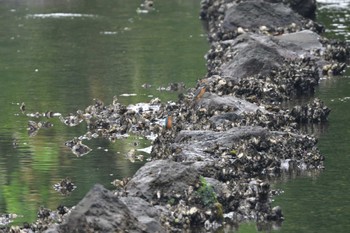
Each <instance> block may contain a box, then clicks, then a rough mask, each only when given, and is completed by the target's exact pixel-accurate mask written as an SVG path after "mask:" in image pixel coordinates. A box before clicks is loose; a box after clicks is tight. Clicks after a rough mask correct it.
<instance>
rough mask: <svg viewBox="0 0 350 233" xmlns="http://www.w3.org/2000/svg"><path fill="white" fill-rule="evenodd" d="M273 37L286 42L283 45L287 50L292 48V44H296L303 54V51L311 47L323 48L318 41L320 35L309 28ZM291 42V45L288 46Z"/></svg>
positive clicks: (311, 48)
mask: <svg viewBox="0 0 350 233" xmlns="http://www.w3.org/2000/svg"><path fill="white" fill-rule="evenodd" d="M275 39H277V40H279V41H281V42H284V43H287V44H286V46H284V47H285V48H287V49H289V50H292V49H293V46H295V45H296V46H298V47H299V50H300V48H301V50H302V51H303V52H304V54H305V51H308V52H309V51H311V50H313V49H315V50H316V49H320V50H323V46H322V44H321V42H320V36H319V35H318V34H317V33H315V32H312V31H310V30H303V31H299V32H295V33H289V34H283V35H281V36H276V37H275ZM291 44H292V47H290V45H291ZM288 45H289V46H288ZM287 46H288V47H287ZM293 50H294V49H293ZM294 51H295V50H294ZM300 55H301V54H300Z"/></svg>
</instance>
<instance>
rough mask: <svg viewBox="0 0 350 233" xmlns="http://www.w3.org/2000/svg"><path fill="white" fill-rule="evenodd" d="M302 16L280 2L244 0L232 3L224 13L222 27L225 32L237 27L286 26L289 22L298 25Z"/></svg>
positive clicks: (253, 28) (255, 28) (251, 28)
mask: <svg viewBox="0 0 350 233" xmlns="http://www.w3.org/2000/svg"><path fill="white" fill-rule="evenodd" d="M301 21H302V17H301V16H300V15H298V14H297V13H295V12H294V11H293V10H292V9H291V8H289V7H287V6H286V5H284V4H282V3H269V2H263V1H246V2H240V3H238V4H234V5H233V6H232V7H231V8H229V9H228V10H227V11H226V13H225V18H224V22H223V27H224V30H225V31H226V32H229V31H234V30H237V28H238V27H242V28H249V30H252V31H254V30H258V29H259V28H260V27H261V26H265V27H267V28H277V27H287V26H289V25H291V24H295V25H296V26H300V25H301Z"/></svg>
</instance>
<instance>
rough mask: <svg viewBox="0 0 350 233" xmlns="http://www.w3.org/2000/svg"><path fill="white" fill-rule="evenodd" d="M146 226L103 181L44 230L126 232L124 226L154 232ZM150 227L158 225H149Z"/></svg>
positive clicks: (137, 230)
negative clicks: (62, 219)
mask: <svg viewBox="0 0 350 233" xmlns="http://www.w3.org/2000/svg"><path fill="white" fill-rule="evenodd" d="M138 201H139V200H138ZM139 202H140V201H139ZM142 204H143V206H146V204H144V203H142ZM148 208H149V207H148ZM149 229H150V227H149V226H146V224H144V223H142V222H140V221H139V220H138V219H137V218H136V217H135V216H134V215H133V211H130V209H129V208H128V207H127V206H126V204H125V203H124V202H123V201H122V200H120V199H119V198H118V197H116V196H114V194H113V193H112V192H110V191H109V190H107V189H105V188H104V187H103V186H102V185H99V184H97V185H95V186H94V187H93V188H92V189H91V190H90V191H89V192H88V193H87V194H86V196H85V197H84V198H83V199H82V200H81V201H80V202H79V204H78V205H77V206H76V207H75V209H74V210H72V212H71V213H70V215H69V216H67V219H66V220H65V221H64V223H63V224H61V225H59V226H55V227H52V228H50V229H48V230H47V231H46V233H53V232H82V233H83V232H125V231H126V230H128V232H135V233H136V232H153V231H149ZM151 229H157V228H156V227H154V228H153V227H152V228H151Z"/></svg>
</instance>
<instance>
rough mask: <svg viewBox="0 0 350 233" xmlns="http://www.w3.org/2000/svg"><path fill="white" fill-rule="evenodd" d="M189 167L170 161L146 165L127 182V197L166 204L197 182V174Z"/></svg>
mask: <svg viewBox="0 0 350 233" xmlns="http://www.w3.org/2000/svg"><path fill="white" fill-rule="evenodd" d="M191 165H192V163H177V162H174V161H170V160H156V161H152V162H149V163H146V164H145V165H144V166H143V167H141V168H140V169H139V170H138V171H137V172H136V174H135V175H134V176H133V178H132V179H131V180H130V181H129V182H128V184H127V187H126V190H127V192H128V195H129V196H134V197H141V198H143V199H145V200H147V201H152V202H154V201H158V202H167V201H168V199H169V198H171V197H173V196H174V195H176V194H177V195H178V196H181V195H183V194H184V193H185V191H187V190H188V187H189V186H190V185H194V184H195V183H196V182H197V181H198V177H199V174H198V172H197V170H196V169H194V168H193V167H192V166H191Z"/></svg>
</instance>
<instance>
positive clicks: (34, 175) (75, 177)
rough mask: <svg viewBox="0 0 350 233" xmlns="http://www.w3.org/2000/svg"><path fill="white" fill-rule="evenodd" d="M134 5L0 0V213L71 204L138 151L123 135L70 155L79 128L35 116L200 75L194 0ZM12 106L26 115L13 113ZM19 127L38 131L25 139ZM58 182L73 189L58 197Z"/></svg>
mask: <svg viewBox="0 0 350 233" xmlns="http://www.w3.org/2000/svg"><path fill="white" fill-rule="evenodd" d="M138 7H140V2H138V1H124V0H115V1H108V0H99V1H82V0H74V1H54V0H49V1H36V0H35V1H34V0H26V1H12V0H11V1H10V0H8V1H2V4H1V6H0V22H1V25H2V27H1V29H0V52H1V54H2V56H1V58H0V71H1V72H0V73H1V78H2V83H1V84H2V85H1V87H2V90H1V92H0V100H1V101H0V107H1V109H2V114H1V115H0V215H1V214H2V213H15V214H17V215H19V216H21V217H19V218H16V219H15V220H14V223H15V224H21V223H22V222H25V221H28V222H30V221H33V220H34V219H36V212H37V210H38V208H39V207H40V206H45V207H47V208H51V209H55V208H57V206H58V205H60V204H64V205H68V206H72V205H75V204H76V203H77V202H78V201H79V200H80V199H81V198H82V197H83V196H84V195H85V194H86V192H87V191H88V190H89V189H90V188H91V186H92V184H94V183H102V184H104V185H105V186H107V187H108V188H112V184H110V182H112V181H113V180H115V179H118V178H119V179H121V178H123V177H129V176H132V175H133V174H134V173H135V172H136V170H137V169H138V168H139V167H140V166H141V165H142V164H143V163H144V162H140V161H139V160H140V159H141V158H142V157H144V158H147V156H148V155H147V153H146V152H145V151H144V148H147V147H148V146H149V145H150V142H149V141H148V140H147V139H145V138H142V137H139V136H134V135H131V136H130V137H128V138H119V139H118V140H116V142H115V143H111V142H109V141H108V140H104V139H93V140H89V141H87V142H86V146H87V147H89V148H91V149H92V151H91V152H90V153H89V154H87V155H85V156H83V157H76V156H75V155H74V154H72V152H71V150H70V149H69V148H67V147H66V146H65V142H67V140H71V139H73V138H74V137H78V136H79V135H83V134H84V133H85V132H86V124H84V123H82V124H80V125H77V126H75V127H67V126H65V125H64V124H62V122H61V121H60V120H59V119H58V117H49V118H47V117H44V116H40V117H39V118H36V116H35V114H36V112H38V113H40V114H42V113H48V112H53V113H61V114H62V115H63V116H67V115H69V114H70V113H73V114H74V113H76V112H77V110H79V109H85V107H87V106H88V105H90V104H92V102H93V99H94V98H99V99H101V100H102V101H104V102H105V104H111V102H112V100H113V96H118V99H119V101H120V102H121V103H122V104H125V105H129V104H136V103H138V102H149V101H150V100H151V99H152V98H155V97H158V98H160V99H161V100H162V101H168V100H171V99H175V98H177V95H178V94H179V92H178V91H170V92H169V91H166V89H165V90H163V89H162V88H161V87H168V86H169V85H170V84H171V83H181V82H183V83H184V84H185V86H186V87H191V86H194V84H195V82H196V80H197V79H199V78H201V76H202V75H203V74H204V73H205V62H204V59H203V55H204V54H205V52H206V51H207V49H208V44H207V42H206V37H205V36H203V35H202V33H203V31H202V28H201V25H200V22H199V20H198V12H199V1H198V0H186V1H183V0H173V1H167V2H157V4H156V6H155V8H156V10H154V11H152V12H149V13H148V14H138V13H137V12H136V9H137V8H138ZM144 84H147V88H144V87H145V86H143V85H144ZM157 89H158V90H157ZM185 90H186V88H185V89H184V90H182V91H185ZM22 102H24V103H25V113H34V115H33V116H32V117H30V118H29V117H28V116H26V115H25V114H23V113H22V110H23V109H22V110H21V108H23V107H21V106H22V105H21V103H22ZM29 120H32V121H34V122H35V124H34V123H29V125H28V121H29ZM38 122H41V123H40V124H41V125H40V127H38ZM43 122H46V123H45V125H46V124H48V125H52V127H42V126H43V125H44V123H43ZM27 128H31V129H39V130H34V132H35V134H36V135H35V137H30V135H28V131H27ZM84 143H85V141H84ZM146 151H147V149H146ZM130 160H131V161H130ZM65 179H66V180H69V181H71V182H72V183H74V185H76V189H74V190H73V192H71V193H70V194H65V195H62V194H61V193H60V192H57V191H56V190H55V189H54V186H55V185H57V184H60V182H62V180H65Z"/></svg>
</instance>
